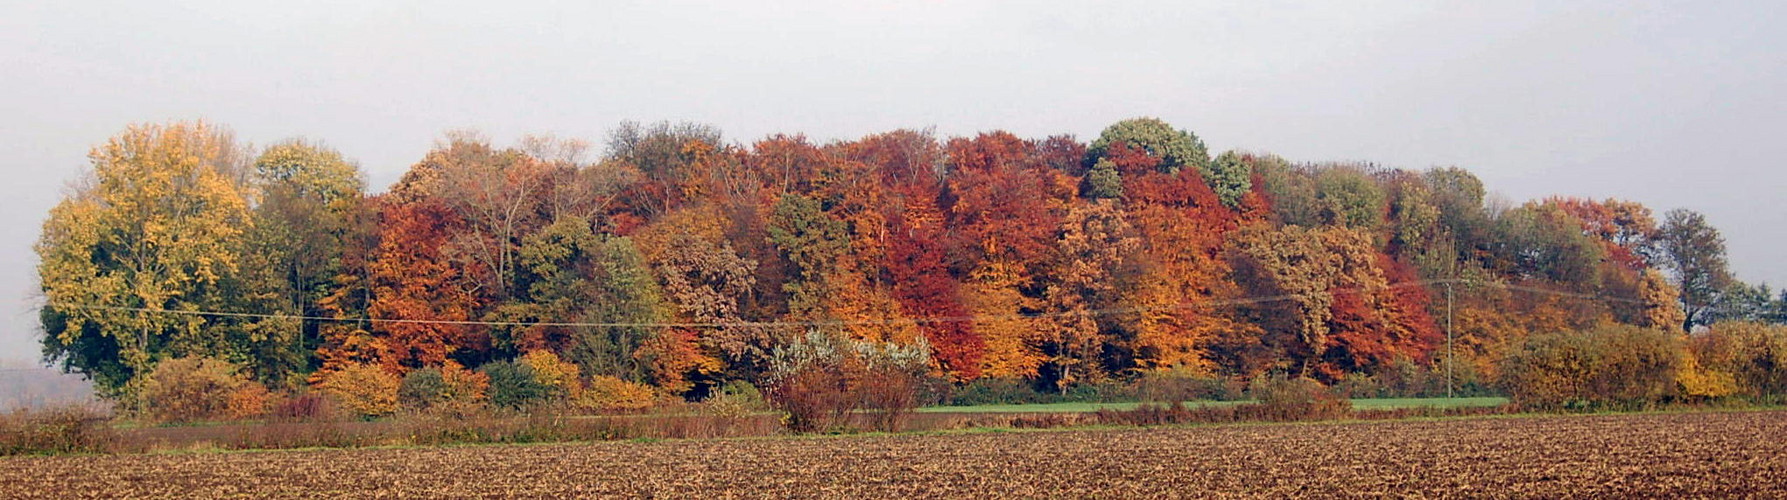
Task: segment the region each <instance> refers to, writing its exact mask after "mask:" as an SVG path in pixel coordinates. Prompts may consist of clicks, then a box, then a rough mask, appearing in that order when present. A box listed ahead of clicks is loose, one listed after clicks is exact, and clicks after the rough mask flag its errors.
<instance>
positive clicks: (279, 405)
mask: <svg viewBox="0 0 1787 500" xmlns="http://www.w3.org/2000/svg"><path fill="white" fill-rule="evenodd" d="M268 413H269V416H271V417H272V418H273V419H274V420H278V421H285V422H312V421H319V420H333V419H335V417H336V415H335V403H334V402H333V401H330V400H329V398H328V396H325V395H323V394H322V393H318V392H304V393H298V394H292V395H289V396H286V397H284V398H280V399H279V400H278V401H275V402H274V403H273V405H272V408H271V410H270V411H269V412H268Z"/></svg>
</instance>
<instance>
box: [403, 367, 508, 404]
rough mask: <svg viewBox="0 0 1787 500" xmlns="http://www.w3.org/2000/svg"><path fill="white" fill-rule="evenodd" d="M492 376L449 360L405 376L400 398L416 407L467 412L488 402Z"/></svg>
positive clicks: (404, 402)
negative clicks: (485, 393) (485, 395)
mask: <svg viewBox="0 0 1787 500" xmlns="http://www.w3.org/2000/svg"><path fill="white" fill-rule="evenodd" d="M489 388H490V378H489V377H487V376H485V375H484V374H483V373H478V372H474V371H471V370H467V369H465V367H463V366H460V365H459V363H455V362H452V361H448V362H447V363H446V364H445V365H443V366H438V367H432V366H431V367H428V368H422V369H419V370H415V371H411V372H409V374H407V375H404V376H403V383H402V385H400V386H399V387H398V389H397V399H398V401H399V402H400V403H402V404H403V406H404V407H405V408H410V409H414V410H424V411H429V410H435V411H456V412H466V411H471V410H474V409H476V408H477V407H478V406H480V405H482V404H483V402H484V392H485V391H486V390H489Z"/></svg>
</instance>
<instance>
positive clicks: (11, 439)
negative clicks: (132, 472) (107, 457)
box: [0, 405, 118, 466]
mask: <svg viewBox="0 0 1787 500" xmlns="http://www.w3.org/2000/svg"><path fill="white" fill-rule="evenodd" d="M106 420H107V415H106V413H105V412H104V411H102V410H100V409H99V408H95V407H92V406H86V405H81V406H65V407H59V408H52V409H47V410H31V409H20V410H14V411H12V412H9V413H4V414H0V456H7V455H25V454H37V453H102V452H107V451H111V449H112V448H113V447H114V445H116V443H117V439H118V436H117V434H116V433H115V432H114V431H112V428H111V426H109V425H106ZM21 466H22V465H21Z"/></svg>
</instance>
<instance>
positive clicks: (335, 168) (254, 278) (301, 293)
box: [234, 140, 365, 382]
mask: <svg viewBox="0 0 1787 500" xmlns="http://www.w3.org/2000/svg"><path fill="white" fill-rule="evenodd" d="M250 180H251V182H252V183H253V186H254V187H255V188H256V191H257V192H258V195H259V196H258V201H259V203H258V204H256V205H255V207H254V216H253V217H254V225H253V227H252V228H250V229H249V230H248V232H247V234H246V238H245V241H244V243H243V244H244V249H243V259H245V261H246V263H247V264H248V265H246V266H244V267H243V273H242V275H243V276H242V280H241V281H242V283H240V284H239V288H240V289H241V290H240V292H239V293H237V294H234V295H235V299H234V301H235V302H237V303H238V304H239V305H240V306H242V307H238V308H234V309H235V310H244V311H257V312H278V313H282V314H286V315H291V316H321V315H324V314H326V311H324V310H323V308H322V307H321V301H322V299H323V298H325V297H328V296H329V295H330V294H332V293H334V290H335V287H336V282H335V278H336V276H338V275H339V274H341V272H342V255H343V253H344V252H345V251H346V249H345V248H344V239H345V238H348V237H349V236H348V234H349V232H350V227H349V224H350V222H351V221H352V220H353V218H354V217H355V216H356V214H354V213H353V212H354V211H356V210H359V209H361V207H362V206H363V205H362V204H361V203H360V198H361V196H363V194H364V190H365V181H364V180H363V178H362V175H361V173H360V169H359V167H358V166H356V165H355V164H353V163H352V162H349V161H348V160H347V159H345V158H343V157H342V156H341V153H339V152H337V151H335V150H334V149H330V148H328V147H326V146H323V145H321V144H316V143H311V142H305V141H299V140H293V141H287V142H283V143H279V144H276V145H274V146H272V147H269V148H267V149H266V150H265V151H264V152H262V153H261V155H260V157H258V158H256V159H255V161H254V165H253V170H252V173H251V176H250ZM243 328H244V330H246V332H245V333H246V334H247V336H248V337H249V338H250V339H252V340H256V341H258V342H257V346H258V348H259V349H258V350H259V351H260V354H258V355H257V356H255V358H256V360H255V362H252V363H250V364H249V366H248V367H249V369H250V370H251V371H252V372H253V373H255V374H256V376H257V378H260V379H262V380H266V381H268V382H279V381H280V380H281V379H283V378H284V377H285V376H286V375H288V374H290V373H293V372H298V371H303V370H305V369H306V368H314V367H309V366H308V365H309V354H310V353H311V352H312V351H315V350H316V348H317V346H318V344H319V343H320V335H319V333H318V328H319V325H318V324H317V323H314V322H302V321H296V320H280V319H267V320H261V321H255V322H252V323H246V324H244V325H243Z"/></svg>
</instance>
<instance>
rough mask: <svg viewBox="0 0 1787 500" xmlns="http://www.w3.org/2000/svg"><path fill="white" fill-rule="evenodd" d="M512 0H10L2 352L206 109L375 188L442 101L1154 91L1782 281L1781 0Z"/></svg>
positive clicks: (746, 136)
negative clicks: (62, 236)
mask: <svg viewBox="0 0 1787 500" xmlns="http://www.w3.org/2000/svg"><path fill="white" fill-rule="evenodd" d="M508 3H513V2H439V1H435V2H363V1H354V2H333V1H331V2H280V3H273V4H259V3H257V2H235V1H219V2H191V3H179V4H173V5H168V4H161V5H149V4H148V2H97V1H95V2H37V1H15V0H0V68H4V70H0V172H4V173H5V175H6V179H5V182H4V183H0V230H3V233H0V234H4V235H6V236H5V238H4V239H3V240H0V313H4V317H3V318H0V360H3V359H8V358H11V359H31V358H34V357H35V356H36V352H37V348H36V345H35V336H36V335H37V333H36V325H35V316H34V313H33V312H32V306H33V304H34V302H33V301H34V300H35V299H34V296H35V293H34V292H33V289H34V288H35V272H36V271H35V268H34V266H35V259H34V257H33V256H32V254H31V249H30V247H31V243H32V242H33V241H34V240H35V239H36V237H37V234H38V231H39V225H40V224H41V222H42V220H43V218H44V216H45V214H46V213H47V211H48V210H49V208H50V207H51V206H52V205H54V204H55V203H56V201H57V199H58V197H59V195H60V193H61V189H62V186H63V185H64V184H65V183H66V181H67V180H69V179H71V178H73V177H75V176H76V175H78V173H79V172H80V171H81V170H82V169H83V168H84V167H85V166H86V160H85V154H86V152H87V150H88V148H89V147H91V146H92V145H94V144H96V143H99V142H101V141H103V140H105V139H106V138H107V137H109V136H111V135H113V134H115V133H117V132H118V131H119V130H121V129H122V128H123V127H124V126H125V125H126V124H129V123H132V122H142V121H166V120H170V119H191V118H204V119H208V120H211V121H214V122H218V123H221V124H225V125H228V126H231V127H233V128H234V129H235V130H236V132H237V134H238V137H239V138H241V139H243V140H246V141H251V142H253V143H256V144H267V143H271V142H273V141H276V140H279V139H283V138H287V137H291V136H305V137H309V138H312V139H318V140H322V141H324V142H326V143H328V144H330V145H332V146H334V147H336V148H338V149H340V150H341V151H342V152H343V153H345V154H347V155H348V156H350V157H353V158H357V159H358V160H359V161H360V162H361V164H362V166H363V167H364V168H365V170H366V172H367V173H368V177H369V179H370V180H371V182H372V184H373V185H374V186H375V187H377V188H378V189H383V187H384V186H386V185H388V184H389V183H390V182H391V181H393V180H395V179H396V178H397V176H398V175H399V174H401V173H402V171H403V170H404V169H405V168H407V167H408V166H409V164H410V163H411V162H413V161H415V160H416V159H418V158H420V157H421V156H422V154H423V153H424V152H425V151H426V150H427V149H428V148H429V147H430V146H431V144H432V142H433V139H434V138H435V137H437V136H438V135H439V134H440V132H442V131H444V130H448V129H453V128H466V127H472V128H478V129H481V130H484V131H486V132H488V133H489V134H490V135H491V136H493V137H494V138H496V139H497V140H499V141H504V142H506V141H508V140H510V139H513V138H514V137H516V136H518V135H520V134H523V133H530V132H550V133H557V134H559V135H563V136H580V137H587V138H591V139H599V138H600V137H601V136H602V135H603V134H604V132H605V131H606V130H607V129H608V128H609V127H611V126H613V125H614V124H615V123H617V122H619V121H621V120H625V119H634V120H642V121H655V120H660V119H669V120H695V121H701V122H707V123H711V124H714V125H717V126H719V127H721V128H722V129H723V130H725V132H726V133H727V135H728V136H729V137H730V138H732V139H734V140H739V141H745V142H749V141H751V140H754V139H757V138H760V137H762V136H763V135H765V134H769V133H774V132H804V133H806V134H808V135H809V136H811V137H814V138H816V139H820V140H828V139H834V138H853V137H857V136H860V135H863V134H866V133H870V132H878V131H885V130H890V129H894V128H899V127H924V126H932V125H935V126H936V127H937V130H938V131H939V132H940V133H942V134H946V135H954V134H970V133H973V132H976V131H982V130H990V129H1006V130H1010V131H1012V132H1014V133H1017V134H1018V135H1020V136H1026V137H1039V136H1043V135H1048V134H1054V133H1063V132H1067V133H1074V134H1077V135H1079V136H1080V137H1081V138H1082V139H1086V138H1089V137H1090V136H1094V135H1096V134H1097V132H1098V130H1099V129H1101V128H1103V127H1104V126H1105V125H1107V124H1109V123H1111V122H1113V121H1116V120H1118V119H1122V118H1125V117H1130V116H1137V115H1153V116H1159V117H1161V118H1164V119H1166V120H1167V121H1169V122H1172V123H1173V124H1175V125H1178V126H1180V127H1184V128H1189V129H1191V130H1193V131H1195V132H1196V133H1198V134H1199V135H1200V136H1202V137H1203V138H1204V139H1205V141H1206V142H1207V143H1209V145H1210V146H1211V148H1212V149H1213V150H1218V151H1220V150H1225V149H1230V148H1242V149H1249V150H1256V151H1270V152H1275V153H1279V154H1282V155H1284V156H1286V157H1289V158H1291V159H1293V160H1370V161H1375V162H1377V163H1379V164H1382V165H1386V166H1397V167H1408V168H1425V167H1428V166H1433V165H1459V166H1463V167H1466V168H1469V169H1470V170H1471V171H1473V172H1475V173H1476V174H1477V175H1479V176H1481V177H1482V178H1483V179H1484V181H1485V182H1486V183H1488V185H1489V187H1490V188H1491V189H1493V190H1496V191H1499V192H1501V193H1504V194H1505V195H1507V196H1508V197H1509V198H1512V199H1514V200H1516V201H1518V200H1524V199H1528V198H1532V197H1538V196H1544V195H1548V194H1566V195H1580V196H1591V197H1597V198H1600V197H1607V196H1618V197H1622V198H1629V199H1634V200H1638V201H1641V202H1644V203H1645V204H1647V205H1649V206H1651V207H1652V208H1654V209H1657V210H1658V211H1659V212H1661V211H1663V210H1667V209H1670V208H1675V207H1688V208H1693V209H1696V210H1700V211H1703V212H1705V213H1706V214H1708V216H1709V217H1710V218H1711V219H1712V221H1713V222H1714V223H1715V224H1716V225H1718V227H1719V228H1720V229H1721V230H1722V231H1724V233H1725V236H1726V238H1727V240H1728V241H1729V245H1730V252H1731V257H1732V261H1733V264H1734V267H1735V269H1736V271H1737V272H1738V273H1739V275H1740V277H1742V278H1744V279H1746V280H1750V281H1767V282H1771V283H1775V284H1787V264H1784V263H1782V262H1781V261H1780V260H1779V259H1777V258H1775V256H1776V255H1778V251H1777V249H1778V248H1781V247H1782V246H1783V245H1787V232H1784V231H1782V230H1781V229H1780V228H1781V227H1782V226H1783V225H1784V224H1787V203H1782V202H1781V200H1780V198H1779V196H1778V195H1779V193H1781V192H1782V191H1783V188H1784V187H1787V173H1783V172H1782V171H1781V169H1780V168H1779V167H1780V163H1781V161H1782V158H1787V140H1782V138H1781V132H1782V131H1783V130H1787V104H1784V103H1787V99H1783V98H1782V97H1781V96H1780V95H1779V94H1778V91H1779V89H1783V88H1787V78H1784V77H1787V67H1784V65H1783V63H1784V61H1787V55H1784V54H1787V31H1784V30H1781V29H1780V27H1781V26H1783V25H1784V24H1787V23H1783V21H1787V19H1783V18H1784V17H1787V15H1784V11H1787V9H1784V8H1783V7H1782V6H1783V5H1787V3H1781V2H1755V3H1751V4H1744V3H1735V2H1732V3H1726V2H1695V3H1691V4H1690V3H1681V4H1664V3H1651V2H1617V3H1608V4H1604V5H1591V4H1589V3H1578V2H1536V3H1533V4H1522V3H1519V2H1512V1H1499V2H1471V3H1460V4H1448V5H1442V4H1432V3H1419V4H1410V3H1366V2H1360V3H1344V4H1343V3H1340V2H1308V4H1313V6H1312V5H1305V4H1301V3H1282V4H1281V3H1271V2H1237V3H1234V4H1219V5H1201V4H1200V5H1192V4H1188V3H1186V2H1155V3H1129V2H1117V3H1091V2H1088V3H1062V4H1055V3H1044V2H1011V3H982V2H975V3H961V4H957V3H943V2H900V3H899V4H898V5H896V4H893V3H886V4H882V3H873V4H865V5H855V4H856V2H816V3H811V4H799V3H794V2H774V3H773V4H757V3H756V2H714V3H711V4H708V3H680V2H675V3H668V2H649V3H648V2H637V3H631V2H628V3H621V2H616V3H603V5H601V6H587V7H586V6H582V5H570V4H571V3H572V2H566V4H562V5H561V4H546V5H534V6H512V5H503V4H508ZM576 3H577V4H581V3H582V2H576ZM1565 3H1568V4H1570V5H1569V6H1559V5H1558V4H1565ZM298 4H303V5H302V6H298ZM454 4H457V5H454ZM833 4H850V5H842V6H840V5H833Z"/></svg>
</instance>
